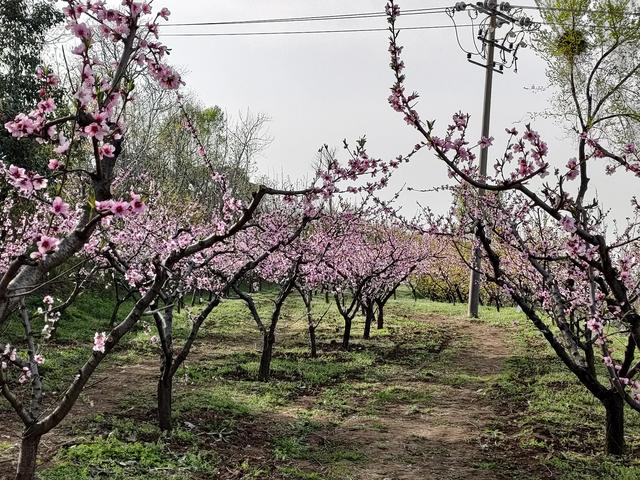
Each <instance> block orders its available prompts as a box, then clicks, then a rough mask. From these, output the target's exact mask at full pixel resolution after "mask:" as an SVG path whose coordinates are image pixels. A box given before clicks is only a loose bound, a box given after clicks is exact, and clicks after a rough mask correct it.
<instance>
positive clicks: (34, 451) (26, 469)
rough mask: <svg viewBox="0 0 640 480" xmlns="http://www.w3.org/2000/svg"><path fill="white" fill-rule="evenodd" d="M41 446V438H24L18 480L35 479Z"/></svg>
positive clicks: (17, 474)
mask: <svg viewBox="0 0 640 480" xmlns="http://www.w3.org/2000/svg"><path fill="white" fill-rule="evenodd" d="M39 445H40V437H31V436H24V437H22V442H21V443H20V458H19V459H18V470H17V472H16V480H33V479H34V478H35V474H36V460H37V459H38V446H39Z"/></svg>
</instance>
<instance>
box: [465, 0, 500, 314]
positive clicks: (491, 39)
mask: <svg viewBox="0 0 640 480" xmlns="http://www.w3.org/2000/svg"><path fill="white" fill-rule="evenodd" d="M496 6H497V4H495V3H494V5H493V9H492V12H491V16H490V20H489V35H488V52H487V64H486V66H485V77H484V103H483V107H482V137H483V138H489V127H490V124H491V93H492V89H493V69H494V65H493V63H494V56H495V40H496V14H495V7H496ZM488 156H489V146H488V145H486V146H485V147H484V148H482V149H481V150H480V178H483V179H484V178H486V176H487V158H488ZM483 196H484V190H483V189H482V188H481V189H479V190H478V202H480V201H481V200H482V197H483ZM476 221H479V220H476ZM481 259H482V253H481V249H480V245H478V244H477V243H476V245H475V246H474V247H473V251H472V259H471V278H470V279H469V302H468V307H469V308H468V314H469V317H471V318H478V309H479V305H480V263H481Z"/></svg>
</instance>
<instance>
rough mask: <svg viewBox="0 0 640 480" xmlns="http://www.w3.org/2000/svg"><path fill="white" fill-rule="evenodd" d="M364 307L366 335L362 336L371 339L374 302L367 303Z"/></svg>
mask: <svg viewBox="0 0 640 480" xmlns="http://www.w3.org/2000/svg"><path fill="white" fill-rule="evenodd" d="M363 308H364V335H363V336H362V338H364V339H365V340H369V338H371V324H372V323H373V316H374V312H373V304H372V305H367V306H366V307H363Z"/></svg>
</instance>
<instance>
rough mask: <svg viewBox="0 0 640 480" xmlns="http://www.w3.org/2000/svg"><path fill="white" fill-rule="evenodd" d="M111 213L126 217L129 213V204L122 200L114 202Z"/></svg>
mask: <svg viewBox="0 0 640 480" xmlns="http://www.w3.org/2000/svg"><path fill="white" fill-rule="evenodd" d="M111 213H113V214H114V215H115V216H116V217H124V216H125V215H126V214H127V213H129V204H128V203H127V202H123V201H121V200H119V201H117V202H113V204H112V205H111Z"/></svg>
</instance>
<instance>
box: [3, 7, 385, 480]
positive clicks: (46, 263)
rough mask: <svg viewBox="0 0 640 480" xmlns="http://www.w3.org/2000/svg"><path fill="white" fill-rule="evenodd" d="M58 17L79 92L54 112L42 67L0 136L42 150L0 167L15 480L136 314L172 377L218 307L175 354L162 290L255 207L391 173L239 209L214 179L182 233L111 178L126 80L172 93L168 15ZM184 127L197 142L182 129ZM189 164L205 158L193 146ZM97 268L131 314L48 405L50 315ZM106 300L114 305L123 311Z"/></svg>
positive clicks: (241, 225) (150, 193) (232, 233)
mask: <svg viewBox="0 0 640 480" xmlns="http://www.w3.org/2000/svg"><path fill="white" fill-rule="evenodd" d="M63 11H64V15H65V17H66V21H67V28H68V30H69V31H70V32H71V34H72V35H73V37H74V38H75V39H76V40H75V41H76V45H75V46H74V47H73V49H72V53H73V55H74V57H75V61H74V62H70V65H69V68H70V69H77V72H78V75H77V79H78V81H77V82H71V83H72V86H71V87H69V89H68V91H67V92H65V93H66V99H67V100H68V104H67V105H64V106H59V105H56V102H55V101H54V100H53V99H52V97H51V96H50V95H49V91H50V88H51V87H53V86H57V85H58V84H59V83H60V82H59V80H58V78H57V77H56V76H55V75H54V74H53V73H52V72H51V71H49V70H48V69H46V68H41V69H39V70H38V72H36V73H37V76H38V78H39V79H40V80H41V82H42V90H41V97H42V98H41V100H40V101H39V103H38V104H37V106H36V107H35V108H34V110H33V111H31V112H28V113H23V114H20V115H18V116H17V117H16V118H15V119H14V120H13V121H10V122H8V123H7V124H6V125H5V128H6V129H7V130H8V131H9V132H10V133H11V135H13V136H14V137H15V138H18V139H23V140H24V141H36V142H38V143H40V144H42V145H44V146H47V147H48V148H50V151H51V160H50V161H49V162H48V170H47V172H46V173H43V172H34V171H27V170H25V169H23V168H19V167H16V166H15V165H12V164H11V159H4V161H3V162H2V163H0V174H1V176H2V180H1V181H2V182H3V183H4V184H5V185H3V187H4V188H6V189H7V190H8V192H9V193H8V195H7V196H6V198H5V201H4V202H3V205H2V207H1V210H0V215H1V217H2V227H1V231H2V245H1V246H0V325H2V326H4V325H6V324H7V322H8V321H10V319H12V318H14V317H15V316H17V317H18V318H19V319H20V324H21V328H22V333H23V335H24V338H25V341H24V342H19V341H18V342H14V344H13V345H10V344H8V343H6V342H2V343H3V345H5V344H6V346H4V347H3V348H2V349H0V362H1V363H0V367H1V368H0V392H1V394H2V397H3V398H4V399H5V400H6V401H7V402H8V403H9V404H10V405H11V407H12V408H13V410H14V411H15V413H16V415H17V417H19V419H20V420H21V421H22V423H23V425H24V431H23V434H22V440H21V447H20V456H19V459H18V466H17V474H16V478H17V479H31V478H33V476H34V474H35V470H36V458H37V451H38V446H39V443H40V439H41V438H42V436H43V435H45V434H47V433H48V432H50V431H51V430H52V429H54V428H55V427H56V426H57V425H59V424H60V422H61V421H62V420H63V419H64V418H65V417H66V416H67V414H68V413H69V412H70V411H71V409H72V408H73V406H74V404H75V402H76V400H77V399H78V397H79V395H80V394H81V392H82V390H83V388H84V387H85V386H86V385H87V382H88V381H89V379H90V378H91V376H92V375H93V374H94V372H95V371H96V369H97V368H98V367H99V366H100V365H101V363H102V362H103V360H104V359H105V358H106V357H107V356H108V355H110V354H111V353H112V351H113V350H114V348H115V347H116V346H117V345H118V344H119V342H120V341H121V339H122V338H123V337H124V336H125V335H126V334H127V333H128V332H129V331H130V330H131V329H132V328H133V327H134V326H135V325H136V324H137V323H138V322H139V320H140V319H141V318H142V316H143V315H146V314H149V315H154V316H155V318H156V320H157V323H158V325H157V326H158V331H159V335H160V337H161V341H164V342H165V343H164V344H163V345H162V349H163V379H165V377H167V378H168V377H171V376H172V375H173V373H175V367H174V366H175V365H176V363H177V364H178V365H179V364H180V363H181V361H183V360H184V358H185V357H186V355H187V354H188V352H189V348H190V345H191V344H192V342H193V340H194V339H195V336H196V335H197V333H198V325H199V324H200V323H201V322H202V321H204V318H206V315H207V311H211V309H212V308H214V307H215V305H216V301H217V297H214V298H213V299H212V302H210V303H209V304H208V305H207V307H206V308H205V309H204V311H203V312H201V314H200V317H198V320H197V321H195V322H194V328H193V330H192V334H191V335H190V336H189V338H188V339H187V340H186V343H185V345H184V346H183V348H182V349H181V351H180V352H178V353H177V357H174V355H175V353H174V351H173V346H172V345H171V341H170V338H171V327H170V321H169V320H168V318H167V314H166V310H165V309H164V308H163V307H166V305H161V304H162V302H163V301H164V299H167V300H168V299H169V296H171V295H173V292H174V291H180V290H184V289H187V288H189V287H190V285H191V283H190V282H192V281H194V280H193V279H194V278H196V277H197V276H195V275H194V274H193V273H192V272H193V271H197V270H199V269H198V268H195V267H197V266H198V265H199V264H201V263H205V264H206V263H207V262H208V259H210V258H215V257H218V256H219V254H220V253H221V252H223V251H225V249H227V248H228V245H229V244H233V239H234V238H236V237H237V236H238V235H239V234H241V233H242V232H245V231H247V230H248V229H250V228H253V227H254V226H255V222H254V221H253V219H254V218H256V215H257V213H258V212H259V211H260V207H261V205H262V204H263V200H264V199H265V197H267V196H269V195H287V196H288V198H293V197H296V196H301V197H302V198H303V200H301V201H302V203H303V205H304V207H303V211H306V209H307V208H309V209H313V208H314V207H313V205H314V203H316V202H318V201H321V200H322V199H323V198H326V197H329V196H331V195H333V194H335V193H337V192H339V188H338V186H337V184H338V183H339V182H340V181H348V182H352V181H353V180H356V179H357V178H359V177H360V176H362V175H370V176H373V177H378V179H377V180H373V181H371V182H369V183H367V184H365V185H361V186H358V187H356V186H353V185H351V186H349V187H348V190H349V191H356V192H357V191H360V190H373V189H376V188H379V187H380V186H382V185H383V184H384V183H386V179H387V177H388V174H389V172H390V170H391V169H393V168H394V167H397V165H398V163H397V162H396V161H392V162H390V163H385V162H382V161H380V160H375V159H371V158H369V157H368V156H367V155H366V152H365V151H364V149H361V150H360V151H359V152H358V154H357V155H355V156H352V158H351V159H350V160H349V162H348V164H346V165H342V164H340V163H339V162H337V161H336V162H333V163H332V164H331V165H330V166H329V168H328V169H327V170H326V171H323V172H322V174H321V175H320V174H319V175H318V177H316V178H315V179H314V180H313V182H312V183H311V185H310V186H309V187H307V188H305V189H302V190H298V191H285V190H278V189H273V188H269V187H266V186H258V187H256V190H255V191H254V192H253V194H252V197H251V199H250V200H248V201H246V202H244V201H241V200H239V199H237V198H235V196H234V194H233V192H232V191H230V190H229V189H228V188H227V186H226V183H227V182H226V181H225V178H224V177H223V176H222V175H220V174H219V173H216V172H215V171H213V169H212V170H211V171H210V172H209V173H210V175H211V180H210V183H212V184H213V185H214V186H216V188H215V190H216V198H218V199H219V200H220V201H219V204H218V209H217V210H216V211H215V212H214V213H211V212H208V213H207V215H208V216H205V217H203V218H204V221H200V222H198V223H195V224H193V225H192V224H185V221H184V218H182V219H181V218H180V217H179V216H178V215H179V214H180V212H179V211H176V210H171V208H168V209H167V208H160V207H159V205H160V202H159V201H158V200H157V199H161V198H162V192H160V191H155V190H154V182H153V173H152V172H151V173H149V174H148V175H149V181H148V182H138V184H137V185H141V184H144V185H146V187H145V189H146V191H144V192H142V191H132V190H131V189H129V188H125V186H126V185H127V181H126V179H123V172H121V171H120V170H119V169H118V158H119V156H120V155H121V152H122V147H123V143H124V141H125V139H126V138H127V134H128V133H127V128H126V125H125V122H124V118H125V115H124V112H125V111H126V107H127V105H128V104H129V103H130V102H131V101H133V92H134V91H135V86H136V83H135V80H136V78H137V77H138V76H139V75H149V76H151V77H152V78H153V79H155V80H156V81H157V82H158V83H159V84H160V85H161V86H162V87H163V88H165V89H168V90H177V89H178V88H179V87H180V86H181V84H182V83H183V82H182V80H181V78H180V75H179V74H178V73H177V72H176V71H175V70H174V69H173V68H172V67H170V66H169V65H167V64H166V63H165V58H166V55H167V54H168V49H167V48H166V47H165V46H164V45H162V44H161V43H160V42H159V41H158V40H157V36H158V29H159V22H160V21H162V20H163V19H167V18H168V16H169V11H168V10H167V9H162V10H160V11H159V12H158V13H157V14H155V15H154V14H153V13H152V8H151V2H135V1H133V0H123V1H122V3H121V5H119V6H118V7H117V8H111V7H109V6H108V5H107V3H106V2H104V1H102V0H89V1H79V0H65V7H64V9H63ZM104 42H110V43H111V44H112V49H113V50H114V51H116V52H117V60H116V61H114V62H112V63H109V62H104V61H102V60H100V59H99V55H96V54H95V52H96V50H97V49H98V48H99V45H103V44H104ZM58 112H62V113H58ZM185 126H186V127H187V128H188V129H189V131H190V132H192V133H193V135H194V138H195V140H196V143H198V142H197V132H196V131H195V128H193V124H192V123H191V122H190V121H189V119H188V118H186V119H185ZM198 153H199V154H200V155H201V156H202V157H203V158H204V159H205V161H206V160H207V152H206V149H205V148H204V146H202V145H201V144H200V145H199V147H198ZM5 162H6V163H5ZM124 176H126V175H124ZM128 183H129V185H132V184H134V183H133V182H128ZM187 223H189V222H188V221H187ZM134 244H135V245H137V246H138V247H139V250H138V251H136V253H135V255H134V254H132V249H131V247H132V246H133V245H134ZM277 248H279V245H278V244H277V243H276V244H271V245H270V246H269V247H266V248H263V249H262V257H260V256H258V257H257V258H255V257H254V258H253V259H252V260H251V261H250V262H248V263H247V262H244V263H243V264H241V265H238V266H237V269H236V271H235V273H234V274H232V275H230V277H229V278H228V280H229V281H231V280H233V278H234V275H239V274H241V273H243V272H245V271H246V270H247V269H251V268H254V267H255V264H256V261H257V260H262V259H263V257H265V258H266V256H268V254H269V253H271V250H276V249H277ZM105 270H110V272H111V273H110V274H108V275H111V277H112V278H116V277H120V278H121V279H123V280H124V281H125V282H126V284H129V285H130V286H134V287H135V289H136V292H135V294H134V295H131V297H132V298H133V299H134V303H133V306H131V307H130V308H129V309H128V310H127V311H126V312H125V315H124V318H123V319H122V320H120V321H114V320H115V318H116V317H115V315H114V316H112V318H111V319H110V320H111V322H110V323H111V325H110V326H109V328H105V329H104V330H103V329H99V331H98V332H96V333H95V335H94V336H93V339H92V340H93V345H92V346H91V348H90V354H89V356H88V358H87V360H86V361H85V362H84V364H82V366H81V367H80V368H79V369H78V370H77V373H76V374H75V375H74V377H73V378H72V379H70V382H69V384H68V386H67V388H66V390H64V393H63V394H62V395H61V396H60V397H59V398H57V399H54V398H53V397H52V396H47V395H45V392H44V391H43V382H42V376H41V372H40V366H41V365H42V364H43V362H45V361H46V360H45V357H46V351H47V349H49V348H55V342H54V341H55V333H56V326H57V325H58V322H60V321H61V313H62V311H63V310H64V309H65V308H67V307H68V305H69V304H70V303H72V302H73V301H74V299H76V298H77V296H78V291H80V290H82V289H83V288H86V286H87V284H89V283H90V282H89V281H88V279H91V278H93V277H94V276H95V273H96V271H105ZM74 272H75V273H76V276H75V278H76V280H77V281H76V283H75V284H74V285H75V286H74V287H73V288H72V292H71V294H70V295H69V296H68V298H67V300H65V301H64V302H62V303H61V304H55V300H54V299H53V298H52V297H51V296H50V295H46V296H44V297H43V293H42V292H44V291H45V290H46V289H47V288H49V286H50V285H52V284H53V283H54V282H55V283H62V282H66V283H67V284H70V283H71V282H70V281H69V277H70V275H72V274H73V273H74ZM200 281H202V278H200ZM207 288H210V289H213V290H214V292H215V293H216V294H219V293H220V292H221V291H223V290H224V288H223V287H220V285H218V286H217V287H215V288H214V287H213V286H211V285H207ZM117 303H118V306H120V305H122V303H123V302H121V301H120V300H119V301H118V302H117ZM36 325H37V326H38V328H37V329H36V328H35V326H36ZM40 327H42V328H40ZM3 332H6V329H5V330H3ZM87 340H90V339H87ZM165 383H166V382H165ZM168 392H169V394H170V389H168ZM168 405H170V396H169V402H168Z"/></svg>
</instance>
